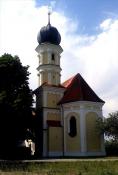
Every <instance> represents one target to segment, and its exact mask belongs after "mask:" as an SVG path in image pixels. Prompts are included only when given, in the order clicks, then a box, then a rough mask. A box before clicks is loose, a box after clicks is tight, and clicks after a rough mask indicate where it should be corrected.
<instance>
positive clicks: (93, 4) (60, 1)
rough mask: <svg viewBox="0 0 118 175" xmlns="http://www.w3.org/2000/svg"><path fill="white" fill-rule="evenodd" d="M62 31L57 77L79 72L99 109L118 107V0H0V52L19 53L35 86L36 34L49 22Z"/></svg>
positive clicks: (65, 76) (105, 111) (106, 112)
mask: <svg viewBox="0 0 118 175" xmlns="http://www.w3.org/2000/svg"><path fill="white" fill-rule="evenodd" d="M49 7H50V8H51V11H52V14H51V25H52V26H55V27H56V28H57V29H58V31H59V32H60V34H61V44H60V45H61V46H62V48H63V53H62V55H61V68H62V73H61V74H62V77H61V81H62V82H63V81H65V80H67V79H68V78H70V77H71V76H74V75H76V74H77V73H80V74H81V75H82V77H83V78H84V79H85V80H86V82H87V83H88V84H89V86H90V87H91V88H92V89H93V90H94V91H95V93H96V94H97V95H98V96H99V97H100V98H101V99H103V100H104V101H105V105H104V107H103V114H104V116H107V115H108V113H111V112H115V111H117V110H118V0H52V1H51V0H0V56H1V55H3V54H4V53H9V54H12V55H13V56H14V55H18V56H19V58H20V60H21V62H22V64H23V65H24V66H25V65H29V66H30V68H29V72H30V73H31V74H30V79H29V84H30V87H31V89H32V90H34V89H35V88H37V87H38V77H37V74H38V72H37V70H36V68H37V67H38V57H37V53H36V51H35V48H36V47H37V45H38V42H37V34H38V32H39V31H40V29H41V27H43V26H46V25H47V22H48V17H47V16H48V15H47V13H48V8H49Z"/></svg>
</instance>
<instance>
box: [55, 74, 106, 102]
mask: <svg viewBox="0 0 118 175" xmlns="http://www.w3.org/2000/svg"><path fill="white" fill-rule="evenodd" d="M62 85H63V86H64V87H66V90H65V92H64V96H63V97H62V99H61V100H60V102H59V103H58V104H63V103H69V102H75V101H91V102H102V103H104V101H103V100H101V99H100V98H99V97H98V96H97V95H96V94H95V92H94V91H93V90H92V89H91V88H90V86H89V85H88V84H87V83H86V81H85V80H84V79H83V78H82V76H81V75H80V74H79V73H78V74H77V75H75V76H74V77H72V78H70V79H68V80H67V81H65V82H64V83H63V84H62Z"/></svg>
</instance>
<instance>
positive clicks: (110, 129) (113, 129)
mask: <svg viewBox="0 0 118 175" xmlns="http://www.w3.org/2000/svg"><path fill="white" fill-rule="evenodd" d="M97 127H98V129H99V131H100V132H101V133H105V135H106V136H107V137H108V138H110V139H112V140H113V141H114V142H117V143H118V111H117V112H114V113H110V114H109V116H108V117H107V118H104V121H102V119H99V120H98V121H97Z"/></svg>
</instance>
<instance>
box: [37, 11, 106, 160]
mask: <svg viewBox="0 0 118 175" xmlns="http://www.w3.org/2000/svg"><path fill="white" fill-rule="evenodd" d="M37 41H38V46H37V47H36V52H37V53H38V59H39V65H38V68H37V70H38V83H39V86H38V88H37V89H35V90H34V94H35V96H36V116H37V122H36V126H37V127H36V154H37V155H38V156H41V157H89V156H105V148H104V136H103V135H101V134H100V133H99V132H98V131H97V129H96V120H97V119H98V118H102V119H103V114H102V107H103V105H104V103H105V102H104V101H103V100H102V99H100V98H99V97H98V96H97V95H96V93H95V92H94V91H93V90H92V89H91V87H90V86H89V85H88V84H87V82H86V81H85V80H84V79H83V78H82V76H81V75H80V74H79V73H77V74H76V75H74V76H73V77H71V78H69V79H68V80H66V81H65V82H64V83H61V70H62V69H61V67H60V58H61V53H62V52H63V49H62V47H61V45H60V43H61V35H60V33H59V31H58V30H57V28H55V27H54V26H52V25H51V23H50V14H49V17H48V24H47V25H46V26H44V27H42V28H41V30H40V31H39V33H38V36H37Z"/></svg>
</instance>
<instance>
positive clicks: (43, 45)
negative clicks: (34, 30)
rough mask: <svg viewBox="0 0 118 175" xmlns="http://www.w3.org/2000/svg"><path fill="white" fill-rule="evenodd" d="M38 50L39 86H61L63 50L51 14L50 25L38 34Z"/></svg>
mask: <svg viewBox="0 0 118 175" xmlns="http://www.w3.org/2000/svg"><path fill="white" fill-rule="evenodd" d="M37 41H38V43H39V45H38V46H37V48H36V52H37V53H38V58H39V66H38V68H37V70H38V76H39V78H38V82H39V83H38V84H39V86H41V85H42V84H44V83H47V84H50V85H59V84H60V79H61V67H60V57H61V53H62V52H63V49H62V48H61V46H60V45H59V44H60V42H61V36H60V34H59V32H58V30H57V29H56V28H55V27H53V26H51V24H50V13H48V24H47V26H44V27H42V28H41V30H40V31H39V33H38V36H37Z"/></svg>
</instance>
